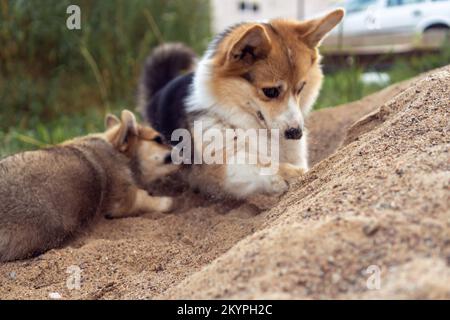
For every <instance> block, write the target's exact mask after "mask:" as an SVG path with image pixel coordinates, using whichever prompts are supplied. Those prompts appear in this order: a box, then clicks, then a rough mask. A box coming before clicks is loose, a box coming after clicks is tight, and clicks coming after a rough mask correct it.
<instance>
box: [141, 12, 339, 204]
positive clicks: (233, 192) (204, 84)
mask: <svg viewBox="0 0 450 320" xmlns="http://www.w3.org/2000/svg"><path fill="white" fill-rule="evenodd" d="M343 16H344V11H343V10H342V9H337V10H334V11H332V12H330V13H329V14H327V15H326V16H324V17H322V18H317V19H313V20H308V21H302V22H299V21H293V20H282V19H276V20H272V21H268V22H266V23H254V22H250V23H241V24H238V25H235V26H232V27H231V28H229V29H228V30H226V31H225V32H223V33H222V34H220V35H218V36H217V37H216V38H215V39H214V40H213V41H212V43H211V44H210V46H209V49H208V50H207V52H206V53H205V55H204V56H203V58H202V59H200V61H199V62H198V65H196V60H195V55H194V53H193V52H192V50H190V49H189V48H186V47H184V46H183V45H181V44H166V45H162V46H161V47H158V48H156V49H155V50H154V52H153V53H152V54H151V55H150V57H149V58H148V60H147V62H146V65H145V68H144V72H143V76H142V80H141V85H140V88H139V97H140V99H139V104H140V109H141V112H143V114H144V116H145V118H146V119H147V120H148V121H149V123H151V124H152V126H154V127H155V128H156V129H157V130H158V131H160V132H161V133H162V134H163V135H164V137H165V139H166V140H167V141H171V140H173V139H172V133H173V132H174V131H175V130H177V129H180V128H183V129H186V130H189V131H190V132H191V133H192V140H193V145H194V148H193V149H194V153H196V152H199V153H202V152H203V151H205V146H204V145H202V144H201V143H200V142H199V141H198V140H199V138H198V137H199V135H198V134H195V132H194V124H195V123H196V122H201V123H202V124H203V126H202V127H203V129H202V130H203V132H204V131H205V130H209V129H211V128H214V129H217V130H226V129H229V128H232V129H242V130H248V129H267V130H274V129H275V130H278V132H279V141H278V147H279V159H277V160H278V161H279V170H278V172H277V174H273V175H263V174H261V167H262V166H263V165H262V164H260V163H259V162H258V163H256V164H235V163H233V164H227V163H224V164H217V165H205V164H200V165H192V166H191V168H190V170H189V172H190V174H189V175H188V181H189V183H191V185H193V186H195V187H198V188H200V189H203V190H206V191H208V192H213V193H219V194H220V193H225V194H227V195H230V196H233V197H237V198H246V197H248V196H251V195H255V194H269V195H278V194H282V193H284V192H285V191H286V190H287V189H288V186H289V183H290V182H292V181H293V180H295V179H297V178H298V176H300V175H302V174H303V173H304V172H306V171H307V170H308V158H307V137H306V130H305V127H304V124H305V117H306V116H307V114H308V113H309V112H310V110H311V109H312V106H313V104H314V102H315V100H316V99H317V97H318V94H319V91H320V88H321V86H322V79H323V73H322V70H321V66H320V60H321V57H320V55H319V51H318V46H319V45H320V43H321V41H322V39H324V37H325V36H326V35H327V34H328V33H329V32H330V31H331V30H332V29H333V28H334V27H335V26H336V25H338V24H339V23H340V21H341V20H342V18H343ZM186 70H187V71H188V70H191V72H185V73H184V74H181V73H182V71H186ZM172 143H173V141H172ZM173 144H175V143H173ZM234 149H236V148H234ZM234 152H235V155H234V156H235V157H239V156H245V154H244V153H248V152H249V151H247V150H246V148H241V149H239V148H237V150H234ZM240 153H243V154H240Z"/></svg>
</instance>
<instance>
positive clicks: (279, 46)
mask: <svg viewBox="0 0 450 320" xmlns="http://www.w3.org/2000/svg"><path fill="white" fill-rule="evenodd" d="M343 16H344V11H343V10H342V9H338V10H335V11H333V12H331V13H329V14H328V15H326V16H325V17H323V18H319V19H314V20H309V21H304V22H299V21H293V20H281V19H278V20H272V21H270V22H269V23H245V24H241V25H239V26H236V27H234V28H232V29H231V30H229V31H228V33H226V34H225V35H224V36H223V38H222V39H220V40H219V41H218V42H217V43H216V47H215V48H212V52H211V53H210V54H211V57H210V58H211V60H212V79H211V80H212V81H211V91H212V94H213V95H214V97H215V98H216V99H217V101H218V102H219V103H220V104H221V105H230V106H239V107H240V108H241V109H244V110H245V111H246V112H248V113H252V114H253V115H254V116H255V118H257V119H258V122H259V123H260V124H261V126H263V127H266V128H271V129H275V128H277V129H280V130H282V132H281V133H282V134H283V132H284V134H285V136H286V138H288V139H298V138H299V137H301V132H300V135H297V134H296V132H295V130H294V129H300V131H301V129H302V128H303V117H304V115H306V113H307V112H309V110H310V109H311V107H312V104H313V103H314V101H315V99H316V98H317V95H318V93H319V90H320V87H321V84H322V78H323V74H322V71H321V67H320V56H319V53H318V50H317V47H318V46H319V44H320V42H321V41H322V39H323V38H324V37H325V36H326V34H327V33H328V32H330V31H331V30H332V29H333V28H334V27H335V26H336V25H337V24H338V23H339V22H340V21H341V20H342V18H343ZM299 106H300V108H299ZM289 130H291V132H290V133H289ZM292 130H294V131H292Z"/></svg>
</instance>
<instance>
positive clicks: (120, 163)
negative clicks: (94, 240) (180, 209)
mask: <svg viewBox="0 0 450 320" xmlns="http://www.w3.org/2000/svg"><path fill="white" fill-rule="evenodd" d="M106 126H107V130H106V131H105V132H104V133H101V134H93V135H89V136H86V137H82V138H77V139H74V140H71V141H68V142H66V143H63V144H61V145H58V146H55V147H52V148H47V149H42V150H38V151H30V152H24V153H20V154H16V155H13V156H10V157H7V158H5V159H2V160H1V161H0V176H1V179H0V261H11V260H17V259H24V258H28V257H32V256H35V255H37V254H40V253H43V252H45V251H47V250H49V249H52V248H56V247H58V246H60V245H62V244H63V243H64V242H65V241H66V240H68V239H70V238H71V236H73V235H74V234H76V233H77V232H78V231H79V230H80V229H81V227H83V226H85V225H86V224H88V223H89V222H92V220H94V219H95V217H98V216H102V215H103V216H106V217H108V218H120V217H126V216H132V215H136V214H139V213H142V212H149V211H159V212H168V211H170V210H171V207H172V204H173V200H172V198H169V197H152V196H150V195H149V194H148V193H147V192H146V191H145V190H144V189H143V188H144V187H145V186H146V185H147V184H148V183H149V182H152V181H154V180H156V179H158V178H160V177H162V176H165V175H167V174H169V173H172V172H174V171H175V170H177V169H178V168H179V167H178V166H175V165H173V164H172V163H171V160H170V159H171V158H170V153H171V147H168V146H166V145H164V144H163V140H162V138H161V136H160V134H159V133H158V132H156V131H155V130H154V129H152V128H150V127H144V126H140V125H138V124H137V122H136V119H135V117H134V115H133V114H132V113H131V112H129V111H123V112H122V117H121V119H120V120H119V119H118V118H116V117H115V116H112V115H109V116H107V118H106Z"/></svg>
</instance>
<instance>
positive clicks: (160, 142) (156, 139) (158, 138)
mask: <svg viewBox="0 0 450 320" xmlns="http://www.w3.org/2000/svg"><path fill="white" fill-rule="evenodd" d="M153 141H155V142H156V143H157V144H164V141H163V138H162V137H161V136H157V137H156V138H154V139H153Z"/></svg>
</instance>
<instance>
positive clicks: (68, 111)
mask: <svg viewBox="0 0 450 320" xmlns="http://www.w3.org/2000/svg"><path fill="white" fill-rule="evenodd" d="M71 4H76V5H79V6H80V8H81V20H82V23H81V27H82V29H81V30H69V29H68V28H67V27H66V20H67V18H68V16H69V15H68V14H67V13H66V10H67V7H68V6H69V5H71ZM210 25H211V23H210V4H209V0H188V1H186V0H96V1H91V0H39V1H26V0H0V108H1V111H0V156H2V155H5V154H9V153H12V152H16V151H19V150H23V149H30V148H33V147H40V146H44V145H47V144H54V143H59V142H61V141H63V140H65V139H67V138H70V137H73V136H74V135H81V134H85V133H87V132H92V131H98V130H101V129H102V124H103V116H104V114H105V113H106V112H107V111H115V110H118V109H121V108H124V107H127V108H130V109H134V104H135V94H136V86H137V81H138V79H139V74H140V71H141V67H142V64H143V61H144V60H145V57H146V56H147V55H148V53H149V52H150V50H151V48H152V47H154V46H156V45H157V44H159V43H161V42H164V41H182V42H185V43H187V44H189V45H190V46H191V47H193V48H194V49H195V50H196V51H197V52H199V53H201V52H202V51H203V50H204V48H205V47H206V45H207V43H208V41H209V39H210V36H211V31H210Z"/></svg>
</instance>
